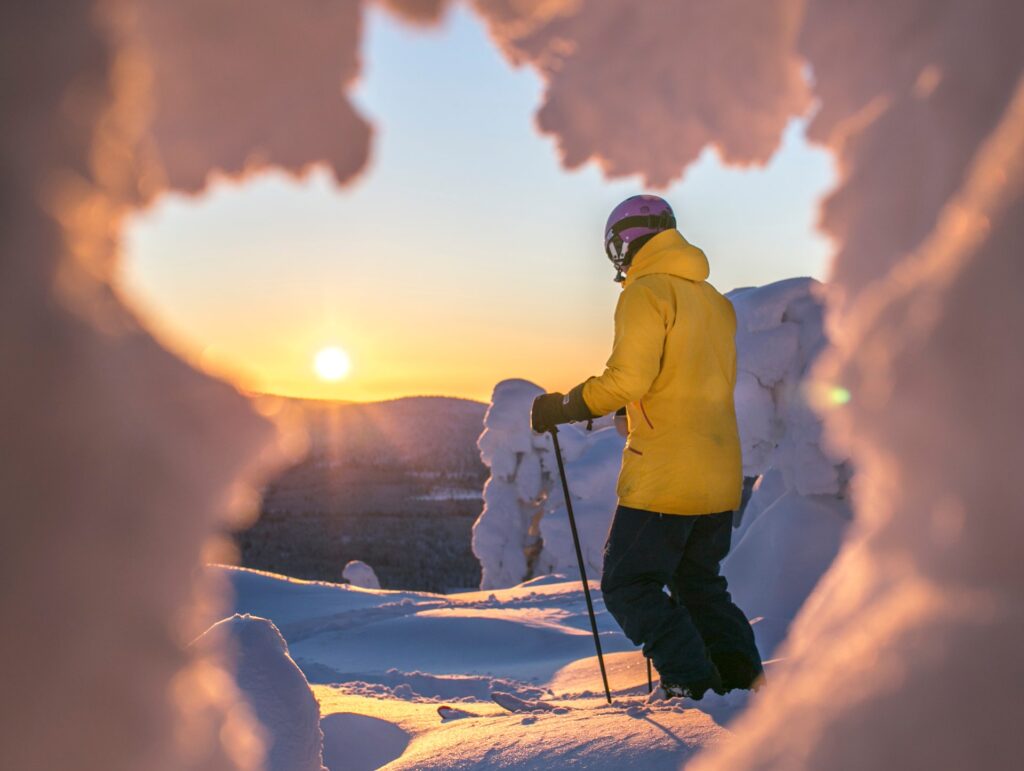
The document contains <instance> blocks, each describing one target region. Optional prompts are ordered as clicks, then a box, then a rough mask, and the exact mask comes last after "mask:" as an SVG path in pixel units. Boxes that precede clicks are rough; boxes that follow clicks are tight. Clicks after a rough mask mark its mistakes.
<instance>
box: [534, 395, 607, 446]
mask: <svg viewBox="0 0 1024 771" xmlns="http://www.w3.org/2000/svg"><path fill="white" fill-rule="evenodd" d="M596 417H597V415H594V414H593V413H591V411H590V408H589V407H588V406H587V403H586V402H585V401H583V384H582V383H580V385H578V386H576V387H575V388H574V389H572V390H571V391H570V392H569V393H568V394H567V395H566V396H563V395H562V394H560V393H558V392H557V391H556V392H555V393H551V394H541V395H540V396H538V397H537V398H536V399H534V400H533V410H532V413H531V415H530V425H531V426H533V430H534V431H536V432H537V433H538V434H543V433H545V432H547V431H550V430H551V429H552V428H554V427H555V426H558V425H561V424H562V423H574V422H576V421H580V420H591V419H592V418H596Z"/></svg>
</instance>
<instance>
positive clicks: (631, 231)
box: [604, 195, 676, 281]
mask: <svg viewBox="0 0 1024 771" xmlns="http://www.w3.org/2000/svg"><path fill="white" fill-rule="evenodd" d="M675 226H676V217H675V214H674V213H673V212H672V207H671V206H669V205H668V201H666V200H665V199H664V198H661V197H659V196H656V195H634V196H632V197H630V198H627V199H626V200H625V201H623V202H622V203H620V204H619V205H618V206H616V207H615V208H614V209H612V213H611V214H610V215H609V216H608V223H607V224H606V225H605V226H604V251H605V254H607V255H608V259H609V260H611V261H612V265H614V266H615V270H616V271H617V274H616V276H615V280H616V281H622V280H624V279H625V276H624V275H623V273H622V271H623V269H624V268H625V267H626V266H627V265H629V263H630V262H631V261H632V259H633V252H632V250H631V249H630V248H629V245H630V243H632V242H634V241H636V239H638V238H642V237H643V236H651V235H654V234H655V233H660V232H661V231H663V230H668V229H670V228H674V227H675Z"/></svg>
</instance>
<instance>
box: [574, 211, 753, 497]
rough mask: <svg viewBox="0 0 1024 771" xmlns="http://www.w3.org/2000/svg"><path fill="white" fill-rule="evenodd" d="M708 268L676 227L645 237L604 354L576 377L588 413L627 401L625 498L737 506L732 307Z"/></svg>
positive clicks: (737, 443)
mask: <svg viewBox="0 0 1024 771" xmlns="http://www.w3.org/2000/svg"><path fill="white" fill-rule="evenodd" d="M709 273H710V271H709V268H708V260H707V257H705V256H704V252H702V251H701V250H700V249H698V248H697V247H695V246H693V245H691V244H690V243H688V242H687V241H686V239H685V238H683V236H682V235H681V234H680V233H679V232H678V231H677V230H667V231H664V232H662V233H659V234H658V235H656V236H655V237H654V238H652V239H651V240H650V241H648V242H647V243H646V244H644V246H643V247H642V248H641V249H640V252H639V253H638V254H637V255H636V257H635V258H634V259H633V263H632V266H631V267H630V269H629V272H628V274H627V276H626V280H625V283H624V285H623V289H622V294H621V295H620V296H619V302H618V306H617V307H616V309H615V342H614V345H613V348H612V355H611V358H609V359H608V364H607V366H606V368H605V371H604V373H603V374H602V375H600V376H599V377H592V378H590V379H589V380H587V381H586V383H584V384H583V390H582V396H583V401H584V402H586V405H587V407H588V408H589V409H590V411H591V412H592V413H594V414H595V415H606V414H608V413H610V412H614V411H615V410H618V409H619V408H620V407H622V406H623V405H625V406H626V411H627V415H628V417H629V438H628V439H627V441H626V449H625V450H624V452H623V457H622V472H621V473H620V475H619V485H618V494H619V503H620V504H621V505H623V506H629V507H631V508H636V509H645V510H647V511H656V512H659V513H662V514H713V513H716V512H720V511H729V510H734V509H736V508H737V507H738V506H739V504H740V491H741V487H742V482H743V480H742V466H741V460H740V440H739V430H738V428H737V425H736V410H735V407H734V405H733V389H734V387H735V385H736V344H735V335H736V313H735V311H734V310H733V307H732V304H731V303H730V302H729V301H728V300H727V299H726V298H725V297H723V296H722V295H721V294H719V293H718V291H717V290H716V289H715V288H714V287H713V286H711V284H709V283H707V281H706V279H707V277H708V275H709Z"/></svg>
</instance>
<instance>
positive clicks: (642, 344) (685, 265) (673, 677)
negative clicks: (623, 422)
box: [531, 195, 763, 699]
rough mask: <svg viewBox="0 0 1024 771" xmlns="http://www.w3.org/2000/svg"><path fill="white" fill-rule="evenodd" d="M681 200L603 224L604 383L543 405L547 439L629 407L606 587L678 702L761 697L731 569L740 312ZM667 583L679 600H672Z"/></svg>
mask: <svg viewBox="0 0 1024 771" xmlns="http://www.w3.org/2000/svg"><path fill="white" fill-rule="evenodd" d="M675 225H676V222H675V216H674V214H673V212H672V208H671V207H670V206H669V204H668V203H667V202H666V201H665V200H663V199H662V198H659V197H658V196H653V195H637V196H633V197H632V198H628V199H627V200H625V201H623V202H622V203H621V204H619V205H618V206H617V207H615V209H614V210H613V211H612V213H611V216H610V217H609V218H608V223H607V225H606V227H605V251H606V252H607V254H608V259H610V260H611V262H612V265H613V266H614V267H615V269H616V277H615V280H616V281H619V282H621V283H622V293H621V294H620V296H619V301H618V305H617V307H616V309H615V339H614V344H613V347H612V353H611V357H610V358H609V359H608V364H607V366H606V368H605V371H604V373H603V374H602V375H600V376H598V377H592V378H589V379H588V380H586V381H585V382H583V383H581V384H580V385H578V386H576V387H575V388H573V389H572V390H571V391H570V392H569V393H568V394H567V395H563V394H561V393H548V394H543V395H541V396H538V397H537V399H536V400H535V401H534V403H533V410H532V418H531V422H532V426H533V430H534V431H537V432H538V433H543V432H546V431H550V430H551V429H552V428H553V427H555V426H556V425H558V424H561V423H568V422H575V421H583V420H589V419H592V418H595V417H597V416H599V415H607V414H609V413H612V412H615V411H616V410H619V409H620V408H622V407H625V409H626V414H627V421H628V435H627V439H626V448H625V450H624V452H623V457H622V469H621V472H620V474H619V481H618V496H619V505H618V508H617V509H616V511H615V517H614V519H613V521H612V526H611V530H610V531H609V533H608V541H607V543H606V545H605V551H604V567H603V571H604V573H603V577H602V580H601V591H602V592H603V594H604V602H605V606H606V607H607V608H608V611H609V612H610V613H611V614H612V616H614V617H615V620H616V621H618V623H619V625H620V626H621V627H622V630H623V632H625V634H626V636H627V637H629V639H630V640H632V641H633V642H634V643H635V644H637V645H640V644H642V645H643V650H644V654H645V655H647V656H649V657H650V658H651V660H652V661H653V662H654V665H655V667H657V669H658V672H659V674H660V675H661V686H662V689H663V690H664V692H665V695H666V696H667V697H669V698H672V697H678V696H686V697H689V698H692V699H700V698H701V697H702V696H703V695H704V694H705V693H706V692H707V691H708V690H713V691H715V692H717V693H724V692H726V691H729V690H732V689H734V688H744V689H749V688H752V687H754V685H755V683H756V682H757V681H758V678H759V677H761V675H762V671H763V669H762V665H761V657H760V655H759V654H758V651H757V646H756V644H755V642H754V635H753V631H752V630H751V628H750V624H749V623H748V621H747V619H746V616H744V614H743V612H742V611H741V610H740V609H739V608H737V607H736V605H735V604H733V602H732V599H731V598H730V596H729V592H728V589H727V586H726V580H725V578H724V577H723V576H721V575H720V572H719V566H720V563H721V561H722V559H723V558H724V557H725V556H726V554H727V553H728V551H729V545H730V539H731V533H732V524H733V512H734V510H735V509H737V508H738V507H739V505H740V495H741V489H742V484H743V481H742V470H741V461H740V444H739V431H738V429H737V425H736V412H735V407H734V405H733V388H734V386H735V383H736V347H735V341H734V337H735V332H736V315H735V312H734V310H733V307H732V305H731V303H730V302H729V301H728V300H727V299H725V298H724V297H723V296H722V295H721V294H719V293H718V291H717V290H715V288H714V287H713V286H711V284H709V283H707V278H708V275H709V267H708V260H707V258H706V257H705V256H704V252H702V251H701V250H700V249H698V248H697V247H695V246H693V245H691V244H690V243H688V242H687V241H686V239H685V238H683V236H682V234H680V233H679V231H678V230H676V227H675ZM666 586H668V587H669V588H670V590H671V592H672V597H671V598H670V597H669V596H668V595H667V594H666V593H665V591H664V588H665V587H666Z"/></svg>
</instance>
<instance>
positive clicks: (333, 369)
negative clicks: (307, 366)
mask: <svg viewBox="0 0 1024 771" xmlns="http://www.w3.org/2000/svg"><path fill="white" fill-rule="evenodd" d="M350 369H352V360H351V359H349V357H348V354H347V353H345V352H344V351H343V350H342V349H341V348H338V347H337V346H331V347H329V348H323V349H321V350H320V351H318V352H317V354H316V357H315V358H314V359H313V371H314V372H316V374H317V377H319V378H320V379H321V380H327V381H329V382H334V381H336V380H341V379H342V378H344V377H345V376H346V375H347V374H348V373H349V370H350Z"/></svg>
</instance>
